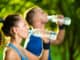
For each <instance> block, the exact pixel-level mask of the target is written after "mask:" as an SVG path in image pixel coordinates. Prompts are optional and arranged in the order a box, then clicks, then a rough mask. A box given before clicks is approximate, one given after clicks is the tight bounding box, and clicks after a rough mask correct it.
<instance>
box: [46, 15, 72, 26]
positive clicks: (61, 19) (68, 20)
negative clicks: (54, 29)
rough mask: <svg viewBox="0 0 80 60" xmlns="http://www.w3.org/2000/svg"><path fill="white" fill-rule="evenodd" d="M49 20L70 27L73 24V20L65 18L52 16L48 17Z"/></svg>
mask: <svg viewBox="0 0 80 60" xmlns="http://www.w3.org/2000/svg"><path fill="white" fill-rule="evenodd" d="M48 20H50V21H52V22H54V23H56V22H57V21H59V22H62V23H63V24H64V25H70V24H71V18H69V17H64V18H57V15H50V16H48Z"/></svg>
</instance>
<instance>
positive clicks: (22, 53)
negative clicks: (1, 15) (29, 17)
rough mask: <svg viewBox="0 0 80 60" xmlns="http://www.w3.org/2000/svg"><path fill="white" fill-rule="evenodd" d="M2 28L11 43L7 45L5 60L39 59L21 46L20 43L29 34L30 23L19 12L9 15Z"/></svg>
mask: <svg viewBox="0 0 80 60" xmlns="http://www.w3.org/2000/svg"><path fill="white" fill-rule="evenodd" d="M2 30H3V32H4V34H5V35H6V36H9V37H10V43H9V44H8V45H7V47H6V51H5V56H4V60H38V58H37V57H36V56H35V55H33V54H32V53H30V52H29V51H27V50H25V49H24V48H22V47H21V45H20V43H21V41H22V40H24V39H25V38H26V37H27V36H28V25H27V24H26V23H25V21H24V20H23V18H22V17H21V16H19V15H17V14H12V15H8V16H7V17H6V18H5V20H4V22H3V27H2Z"/></svg>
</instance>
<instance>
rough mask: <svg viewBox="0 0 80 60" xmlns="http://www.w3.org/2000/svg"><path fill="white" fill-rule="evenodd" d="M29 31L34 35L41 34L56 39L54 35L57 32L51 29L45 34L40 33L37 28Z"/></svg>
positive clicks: (39, 35)
mask: <svg viewBox="0 0 80 60" xmlns="http://www.w3.org/2000/svg"><path fill="white" fill-rule="evenodd" d="M29 33H31V34H32V35H34V36H36V37H42V36H44V37H47V38H48V39H49V40H56V37H57V33H56V32H52V31H50V32H49V31H47V32H46V34H45V35H42V34H41V32H40V31H39V30H38V29H32V30H29Z"/></svg>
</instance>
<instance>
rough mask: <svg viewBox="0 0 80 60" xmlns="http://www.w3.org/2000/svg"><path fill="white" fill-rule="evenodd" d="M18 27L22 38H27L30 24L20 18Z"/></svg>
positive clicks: (18, 32) (18, 33)
mask: <svg viewBox="0 0 80 60" xmlns="http://www.w3.org/2000/svg"><path fill="white" fill-rule="evenodd" d="M17 25H18V27H17V28H16V30H17V31H16V32H17V35H18V36H19V37H21V38H26V37H27V36H28V28H29V27H28V24H27V23H26V22H25V21H24V20H22V19H21V20H19V22H18V23H17Z"/></svg>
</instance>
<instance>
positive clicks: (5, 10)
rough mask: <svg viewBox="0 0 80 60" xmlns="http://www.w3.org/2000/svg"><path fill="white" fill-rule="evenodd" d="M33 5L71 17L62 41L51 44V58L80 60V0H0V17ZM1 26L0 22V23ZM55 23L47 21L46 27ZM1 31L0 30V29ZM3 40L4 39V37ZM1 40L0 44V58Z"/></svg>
mask: <svg viewBox="0 0 80 60" xmlns="http://www.w3.org/2000/svg"><path fill="white" fill-rule="evenodd" d="M34 5H37V6H40V7H41V8H42V9H43V10H45V11H46V12H47V13H48V14H49V15H52V14H63V15H64V16H68V17H70V18H71V19H72V23H71V25H70V26H66V28H65V30H66V34H65V38H64V42H63V43H62V44H60V45H53V46H51V56H52V60H80V1H79V0H0V18H4V17H5V16H7V15H8V14H12V13H20V14H22V15H24V12H25V11H26V10H27V9H28V8H30V7H33V6H34ZM0 27H1V23H0ZM52 27H55V24H53V23H51V22H49V23H48V24H47V28H48V29H54V28H52ZM0 32H1V31H0ZM4 40H5V39H4ZM4 40H3V43H2V45H1V46H0V60H2V55H3V54H2V52H3V47H4V45H5V43H4Z"/></svg>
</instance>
